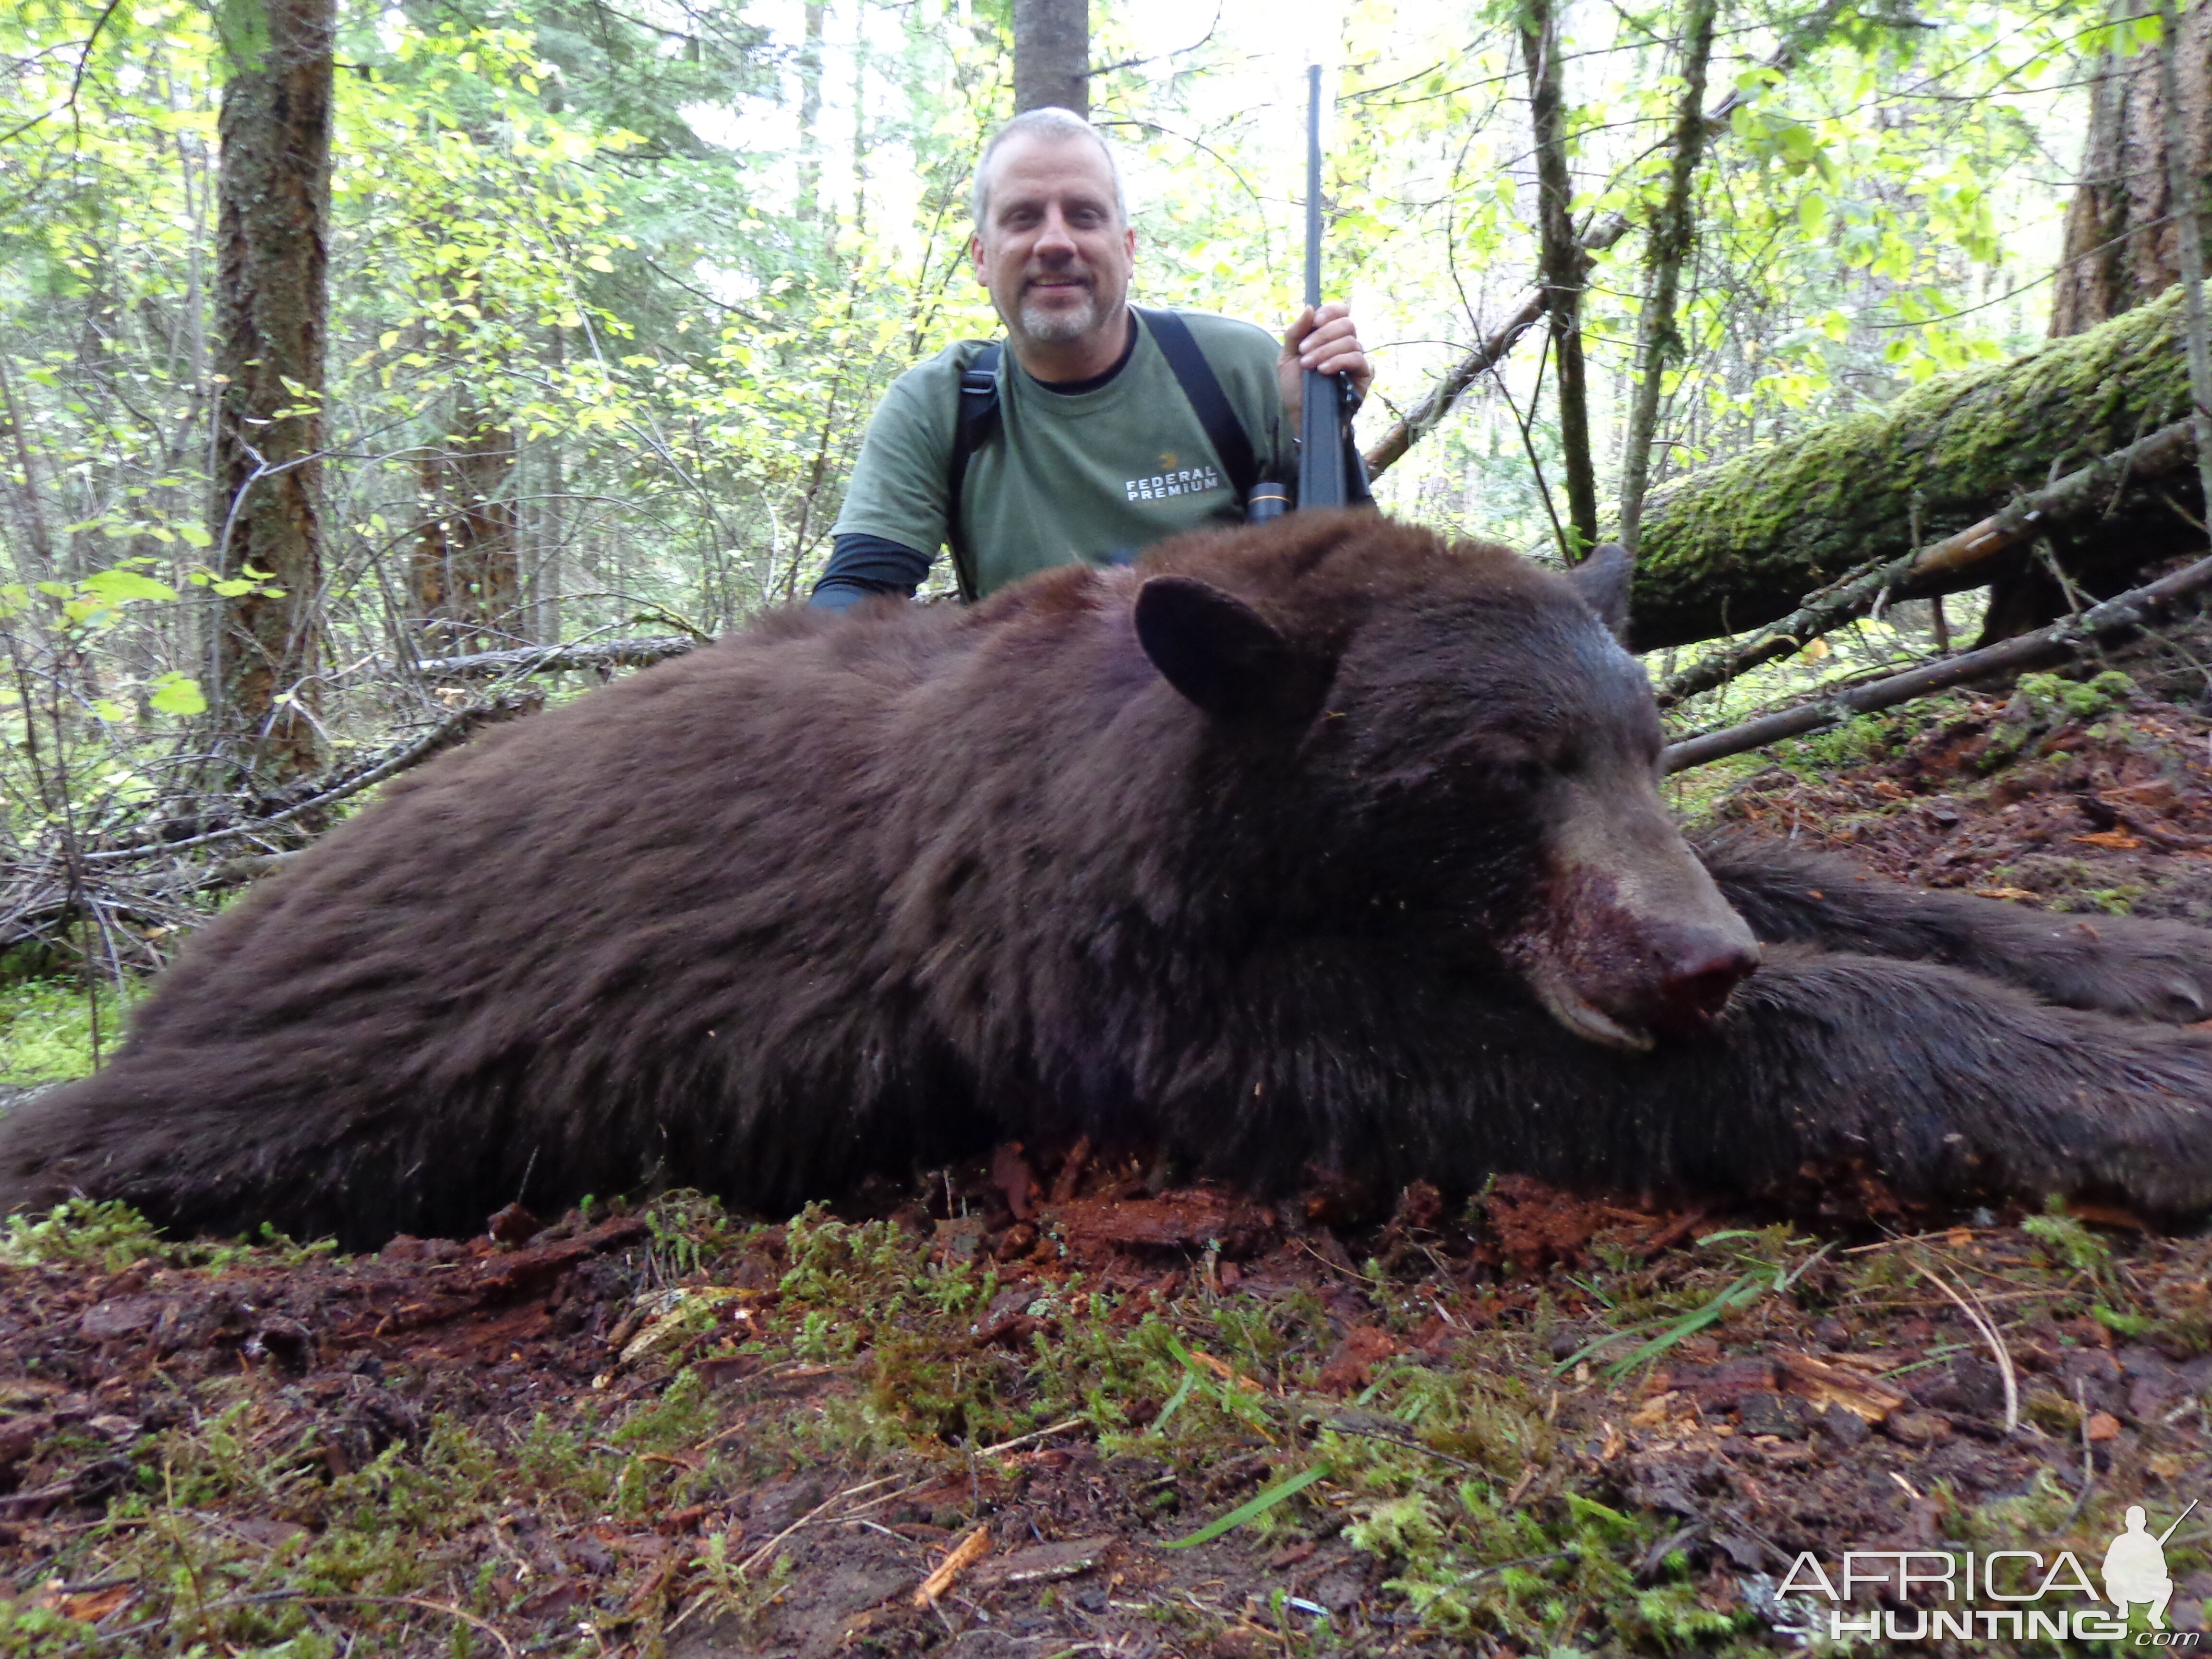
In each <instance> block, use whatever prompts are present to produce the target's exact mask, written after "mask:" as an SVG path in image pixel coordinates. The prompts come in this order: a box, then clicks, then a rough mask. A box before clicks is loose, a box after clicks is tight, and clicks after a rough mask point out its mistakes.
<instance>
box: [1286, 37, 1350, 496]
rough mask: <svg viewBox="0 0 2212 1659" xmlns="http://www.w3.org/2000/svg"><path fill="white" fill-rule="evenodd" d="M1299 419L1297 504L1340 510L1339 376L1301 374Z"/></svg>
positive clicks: (1316, 125)
mask: <svg viewBox="0 0 2212 1659" xmlns="http://www.w3.org/2000/svg"><path fill="white" fill-rule="evenodd" d="M1306 91H1307V99H1306V304H1307V305H1309V306H1315V307H1318V306H1319V305H1320V304H1321V65H1320V64H1312V65H1310V66H1309V67H1308V69H1307V70H1306ZM1302 388H1303V407H1302V408H1301V410H1300V411H1299V415H1298V446H1299V453H1298V505H1299V506H1300V507H1342V506H1343V505H1344V501H1345V483H1344V377H1343V376H1342V375H1340V374H1316V373H1315V372H1314V371H1313V370H1312V369H1307V370H1305V371H1304V377H1303V380H1302Z"/></svg>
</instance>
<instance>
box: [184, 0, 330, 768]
mask: <svg viewBox="0 0 2212 1659" xmlns="http://www.w3.org/2000/svg"><path fill="white" fill-rule="evenodd" d="M218 21H219V24H220V27H221V30H222V44H223V49H224V55H225V58H226V75H227V78H226V80H225V82H224V83H223V94H222V118H221V122H220V129H219V130H220V133H221V137H222V170H221V175H220V181H219V185H218V190H219V195H220V198H221V222H220V227H219V230H218V240H219V247H220V258H221V266H220V283H221V293H220V297H219V299H218V301H217V303H218V306H219V308H220V313H221V334H222V339H221V343H220V345H219V347H218V349H217V350H216V364H215V367H216V382H217V384H218V385H219V386H220V387H221V388H222V395H221V401H220V402H219V404H217V408H216V431H215V487H214V490H213V492H212V501H211V509H210V519H211V520H212V524H211V529H212V533H213V534H214V537H215V545H216V567H217V568H218V569H219V570H220V571H221V573H222V575H223V576H224V577H226V578H228V579H231V580H252V582H253V583H254V586H253V588H252V591H249V592H246V593H243V594H240V595H239V596H238V597H236V598H234V599H227V600H225V601H224V602H223V605H222V612H221V615H220V618H219V620H218V623H217V626H216V640H215V649H214V653H213V655H214V673H213V676H212V678H213V680H214V687H213V696H212V697H211V699H210V701H211V702H212V705H213V708H214V711H215V719H216V732H217V745H218V753H219V754H221V755H222V758H223V763H224V764H225V765H226V767H228V769H233V770H234V771H235V772H237V773H240V774H242V775H245V776H246V778H248V779H249V780H250V781H252V783H253V784H255V785H256V786H263V787H265V786H268V785H272V784H278V783H282V782H284V781H288V780H289V779H291V778H294V777H296V776H299V775H302V774H306V773H311V772H313V771H315V770H317V769H319V766H320V763H321V760H322V744H321V738H320V735H319V732H318V730H317V727H316V724H315V721H314V719H313V714H314V712H315V708H316V706H317V702H318V691H319V674H318V670H319V657H320V647H321V626H320V621H321V619H320V616H319V606H320V599H321V590H322V546H321V532H320V526H319V524H318V523H317V520H316V495H317V486H318V483H319V475H320V466H319V461H318V460H317V459H316V458H317V456H318V454H319V451H320V449H321V446H322V414H321V405H322V397H323V349H324V328H325V292H324V265H325V243H324V234H325V222H326V221H327V219H328V217H329V213H330V150H331V43H332V37H333V33H334V28H335V16H334V9H333V0H223V3H222V8H221V10H220V13H219V15H218Z"/></svg>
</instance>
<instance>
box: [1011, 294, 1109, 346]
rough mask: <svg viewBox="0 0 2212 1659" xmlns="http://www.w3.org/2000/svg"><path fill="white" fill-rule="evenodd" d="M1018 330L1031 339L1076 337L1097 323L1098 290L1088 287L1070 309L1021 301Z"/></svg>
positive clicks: (1076, 338)
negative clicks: (1020, 325) (1081, 299)
mask: <svg viewBox="0 0 2212 1659" xmlns="http://www.w3.org/2000/svg"><path fill="white" fill-rule="evenodd" d="M1021 319H1022V332H1023V333H1024V334H1026V335H1028V336H1029V337H1030V338H1031V339H1032V340H1054V341H1058V340H1079V339H1081V338H1082V337H1084V336H1085V335H1086V334H1088V333H1090V332H1091V330H1092V329H1093V328H1095V327H1097V325H1098V294H1097V289H1091V290H1090V291H1089V292H1087V293H1085V295H1084V296H1083V303H1082V304H1081V305H1080V306H1079V307H1076V308H1075V309H1074V310H1073V311H1062V310H1060V309H1059V308H1058V307H1045V306H1042V305H1025V306H1024V307H1022V311H1021Z"/></svg>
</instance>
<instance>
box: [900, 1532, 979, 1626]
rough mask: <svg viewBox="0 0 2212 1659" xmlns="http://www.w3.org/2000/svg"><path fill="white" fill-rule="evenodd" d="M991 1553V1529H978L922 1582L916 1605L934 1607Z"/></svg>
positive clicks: (917, 1593)
mask: <svg viewBox="0 0 2212 1659" xmlns="http://www.w3.org/2000/svg"><path fill="white" fill-rule="evenodd" d="M989 1553H991V1529H990V1528H988V1527H978V1528H975V1531H973V1532H971V1533H969V1534H968V1535H967V1536H966V1537H965V1538H963V1539H962V1540H961V1541H959V1542H958V1543H957V1544H955V1545H954V1546H953V1547H952V1548H951V1553H949V1554H947V1555H946V1556H945V1559H943V1560H942V1561H939V1563H938V1564H937V1570H936V1571H934V1572H933V1573H931V1574H930V1575H929V1577H927V1578H925V1579H923V1580H922V1581H921V1589H917V1590H916V1591H915V1593H914V1604H915V1606H916V1607H935V1606H936V1605H937V1598H938V1597H939V1596H940V1595H944V1594H945V1591H947V1590H949V1589H951V1588H952V1582H953V1580H955V1579H956V1578H957V1577H960V1575H961V1574H962V1573H963V1572H965V1571H968V1569H969V1568H970V1567H972V1566H974V1565H975V1564H976V1563H977V1562H978V1561H980V1560H981V1559H983V1558H984V1557H985V1556H987V1555H988V1554H989Z"/></svg>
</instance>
